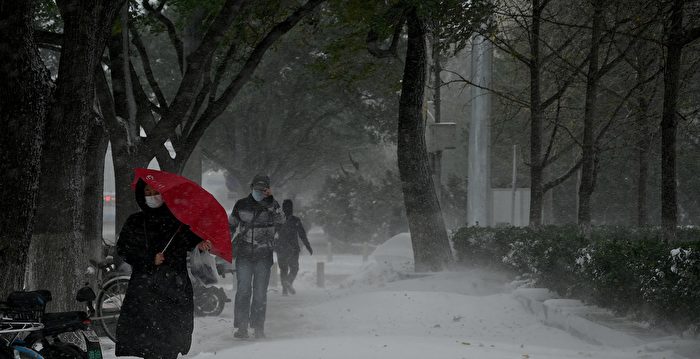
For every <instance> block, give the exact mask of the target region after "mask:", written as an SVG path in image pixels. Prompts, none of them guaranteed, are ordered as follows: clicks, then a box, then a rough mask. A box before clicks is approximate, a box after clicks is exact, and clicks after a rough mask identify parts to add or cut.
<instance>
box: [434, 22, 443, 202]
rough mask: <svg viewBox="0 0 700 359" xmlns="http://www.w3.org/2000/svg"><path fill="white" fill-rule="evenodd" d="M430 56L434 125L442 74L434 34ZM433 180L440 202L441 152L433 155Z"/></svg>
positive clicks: (438, 44) (438, 151) (437, 116)
mask: <svg viewBox="0 0 700 359" xmlns="http://www.w3.org/2000/svg"><path fill="white" fill-rule="evenodd" d="M432 48H433V49H432V50H433V51H432V55H433V79H434V80H433V86H434V90H433V106H434V107H433V109H434V116H433V117H434V119H435V123H440V121H441V120H440V102H441V98H440V96H441V94H440V88H441V87H442V79H441V78H440V73H441V72H442V65H441V64H440V39H438V38H437V36H436V35H435V33H433V36H432ZM433 178H434V182H435V192H436V194H437V197H438V201H442V150H437V151H435V153H433Z"/></svg>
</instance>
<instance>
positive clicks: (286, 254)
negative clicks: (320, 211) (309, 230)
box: [275, 199, 314, 295]
mask: <svg viewBox="0 0 700 359" xmlns="http://www.w3.org/2000/svg"><path fill="white" fill-rule="evenodd" d="M282 211H283V212H284V216H285V219H286V220H285V223H284V224H283V225H281V226H280V227H279V237H278V238H277V242H276V243H277V245H276V248H275V249H276V251H277V264H278V265H279V267H280V279H281V282H282V295H287V293H291V294H296V291H295V290H294V286H292V284H293V283H294V279H295V278H296V277H297V272H299V252H301V249H300V248H299V239H301V241H302V242H304V246H305V247H306V249H307V250H308V251H309V254H313V253H314V251H313V250H312V249H311V244H309V240H308V238H306V230H305V229H304V225H302V224H301V219H299V217H297V216H295V215H294V203H293V202H292V200H289V199H285V200H284V202H282Z"/></svg>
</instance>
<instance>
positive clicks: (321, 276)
mask: <svg viewBox="0 0 700 359" xmlns="http://www.w3.org/2000/svg"><path fill="white" fill-rule="evenodd" d="M325 282H326V267H325V263H323V262H316V285H317V286H318V287H319V288H323V287H325V285H326V284H325Z"/></svg>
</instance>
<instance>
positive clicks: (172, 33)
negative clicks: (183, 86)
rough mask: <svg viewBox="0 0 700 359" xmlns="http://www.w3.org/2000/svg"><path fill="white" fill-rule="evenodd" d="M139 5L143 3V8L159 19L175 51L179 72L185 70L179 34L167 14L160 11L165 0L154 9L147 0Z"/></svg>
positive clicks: (182, 46) (183, 48) (182, 47)
mask: <svg viewBox="0 0 700 359" xmlns="http://www.w3.org/2000/svg"><path fill="white" fill-rule="evenodd" d="M141 5H143V7H144V9H146V10H148V12H149V13H151V15H153V16H155V17H156V19H158V21H160V22H161V23H162V24H163V25H164V26H165V28H166V29H167V31H168V37H169V38H170V42H171V43H172V44H173V47H174V48H175V53H176V54H177V63H178V65H180V73H184V72H185V47H184V45H183V43H182V39H180V36H178V34H177V30H176V29H175V24H173V22H172V21H170V19H168V17H167V16H165V15H163V13H162V12H161V9H162V8H163V6H164V5H165V0H164V1H163V2H161V3H160V5H159V6H158V9H154V8H153V6H151V4H150V3H149V2H148V0H141Z"/></svg>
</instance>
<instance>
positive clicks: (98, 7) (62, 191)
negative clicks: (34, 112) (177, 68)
mask: <svg viewBox="0 0 700 359" xmlns="http://www.w3.org/2000/svg"><path fill="white" fill-rule="evenodd" d="M122 4H123V1H110V0H101V1H97V0H64V1H58V7H59V11H60V12H61V17H62V19H63V22H64V30H63V45H62V47H61V60H60V62H59V72H58V82H57V88H56V95H55V101H54V103H53V105H52V108H51V111H50V115H49V119H48V121H47V124H46V139H45V142H44V153H45V156H43V159H42V171H43V173H45V175H44V176H42V177H41V179H40V190H41V193H40V199H39V208H38V219H39V220H38V221H37V226H36V230H35V231H34V235H33V237H32V244H31V248H30V258H31V262H30V264H31V270H30V274H31V276H30V278H32V283H31V284H32V288H42V289H49V290H51V292H52V293H53V299H54V300H53V301H52V302H51V304H50V306H51V307H53V308H52V309H53V310H60V311H64V310H68V309H71V308H78V307H79V304H77V303H76V302H75V299H74V298H75V291H76V290H77V289H79V288H80V286H81V284H82V279H83V274H84V271H85V267H86V265H87V257H86V248H87V245H88V241H87V237H86V228H85V215H84V214H85V205H86V203H85V197H84V193H85V190H86V186H87V183H86V180H85V173H86V172H85V169H86V166H87V165H88V161H87V157H88V156H87V151H88V138H89V136H90V133H91V130H92V128H93V126H95V125H96V124H95V121H97V119H96V115H95V114H94V110H93V107H94V103H95V76H94V70H95V67H96V66H97V65H98V64H99V62H100V59H101V56H102V53H103V50H104V47H105V42H106V37H107V34H108V31H110V30H111V27H112V24H113V21H114V19H115V14H116V13H117V10H118V9H119V8H121V6H122Z"/></svg>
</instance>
